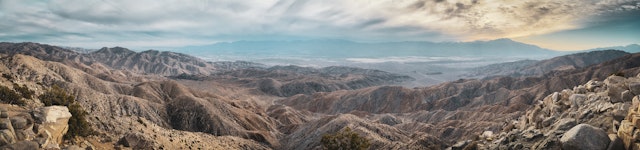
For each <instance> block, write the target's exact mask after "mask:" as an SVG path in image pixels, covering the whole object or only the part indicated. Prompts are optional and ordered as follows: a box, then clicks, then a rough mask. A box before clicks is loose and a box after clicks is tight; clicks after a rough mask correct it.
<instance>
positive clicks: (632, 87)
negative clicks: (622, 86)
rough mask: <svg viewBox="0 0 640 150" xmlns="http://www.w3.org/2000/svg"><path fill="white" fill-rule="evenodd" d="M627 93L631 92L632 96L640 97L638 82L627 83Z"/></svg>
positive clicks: (639, 84)
mask: <svg viewBox="0 0 640 150" xmlns="http://www.w3.org/2000/svg"><path fill="white" fill-rule="evenodd" d="M629 91H631V93H633V95H640V82H631V83H629Z"/></svg>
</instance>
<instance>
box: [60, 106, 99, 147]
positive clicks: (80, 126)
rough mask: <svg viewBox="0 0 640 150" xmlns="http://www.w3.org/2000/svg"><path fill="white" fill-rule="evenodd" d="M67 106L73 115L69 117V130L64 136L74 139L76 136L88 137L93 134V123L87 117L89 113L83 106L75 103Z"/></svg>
mask: <svg viewBox="0 0 640 150" xmlns="http://www.w3.org/2000/svg"><path fill="white" fill-rule="evenodd" d="M67 107H69V112H70V113H71V115H72V116H71V118H69V131H67V134H65V135H64V138H65V139H72V138H73V137H75V136H82V137H86V136H89V135H93V134H94V131H93V129H92V128H91V124H89V122H87V120H86V119H85V118H86V116H87V115H88V113H87V112H86V111H84V109H82V106H80V105H79V104H77V103H73V104H71V105H69V106H67Z"/></svg>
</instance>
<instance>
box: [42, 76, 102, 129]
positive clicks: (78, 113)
mask: <svg viewBox="0 0 640 150" xmlns="http://www.w3.org/2000/svg"><path fill="white" fill-rule="evenodd" d="M39 98H40V100H41V101H42V103H44V105H45V106H51V105H63V106H67V108H69V112H70V113H71V118H69V130H68V131H67V134H65V135H64V138H65V139H72V138H73V137H75V136H83V137H86V136H89V135H92V134H94V133H95V131H94V130H93V129H92V128H91V125H90V124H89V122H88V121H87V120H86V116H87V115H88V113H87V112H86V111H85V110H84V109H83V108H82V106H80V104H78V103H76V101H75V97H73V96H72V95H70V94H68V93H67V92H66V91H65V90H63V89H62V88H60V87H59V86H56V85H54V86H53V87H52V88H51V89H49V90H47V91H46V92H45V93H43V94H42V95H40V96H39Z"/></svg>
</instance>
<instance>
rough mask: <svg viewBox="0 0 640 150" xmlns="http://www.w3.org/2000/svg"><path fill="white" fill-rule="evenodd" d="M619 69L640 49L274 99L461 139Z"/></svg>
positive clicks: (634, 69)
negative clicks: (481, 74)
mask: <svg viewBox="0 0 640 150" xmlns="http://www.w3.org/2000/svg"><path fill="white" fill-rule="evenodd" d="M618 72H620V73H623V74H637V73H640V54H633V55H626V56H623V57H621V58H619V59H615V60H612V61H608V62H605V63H602V64H599V65H595V66H591V67H587V68H583V69H574V70H565V71H556V72H553V71H552V72H550V73H548V74H546V75H545V76H542V77H528V78H514V77H498V78H494V79H491V80H459V81H455V82H448V83H443V84H440V85H436V86H431V87H424V88H414V89H407V88H403V87H392V86H382V87H370V88H365V89H359V90H352V91H335V92H327V93H314V94H312V95H296V96H292V97H289V98H287V99H284V100H280V101H277V102H276V103H281V104H284V105H287V106H290V107H293V108H295V109H300V110H307V111H311V112H316V113H322V114H341V113H356V114H367V115H374V116H375V115H377V114H385V113H391V114H396V115H394V116H395V117H398V118H400V119H399V120H404V122H405V123H404V124H396V125H394V126H396V127H398V128H406V129H410V130H409V131H412V130H413V131H415V129H416V128H425V130H422V131H424V132H426V133H429V134H431V135H439V137H440V138H444V139H460V138H462V139H464V138H471V136H472V135H471V134H465V133H474V132H482V131H484V130H487V128H488V129H492V130H499V129H500V128H502V125H503V124H504V123H505V121H506V120H511V119H513V118H518V117H519V116H521V115H524V111H525V110H527V109H528V108H530V106H532V105H534V104H536V102H537V100H540V99H543V98H544V97H546V95H548V94H550V93H552V92H554V91H560V90H562V89H565V88H571V87H573V86H575V85H579V84H582V83H586V82H587V81H589V80H591V79H603V78H606V77H607V76H609V75H611V74H612V73H618Z"/></svg>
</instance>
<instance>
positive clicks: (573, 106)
mask: <svg viewBox="0 0 640 150" xmlns="http://www.w3.org/2000/svg"><path fill="white" fill-rule="evenodd" d="M612 52H613V53H616V51H605V52H603V53H612ZM0 54H1V55H0V56H1V58H0V73H2V75H3V76H2V77H0V85H4V86H8V87H13V86H12V85H13V84H14V83H15V84H18V85H24V86H26V87H28V88H29V89H32V90H33V91H35V94H36V95H41V94H43V93H44V92H45V91H46V89H49V88H50V87H52V86H54V85H55V86H60V87H62V89H65V90H66V91H67V92H69V93H70V94H71V95H72V96H73V97H75V99H76V102H77V103H78V104H79V105H80V106H81V107H82V108H83V109H84V110H86V112H87V117H86V118H85V119H86V120H87V121H88V122H89V123H90V125H91V127H92V128H93V129H94V130H95V131H96V133H97V134H94V135H91V136H87V137H76V138H74V139H66V140H62V141H59V140H58V138H56V137H57V136H51V137H48V136H47V138H44V139H47V140H45V141H55V142H53V143H55V145H57V146H58V147H61V148H87V147H92V149H123V148H124V149H128V148H131V149H322V146H321V142H320V141H321V139H322V137H323V135H325V134H329V133H335V132H340V131H344V130H346V129H347V128H348V129H351V130H352V131H354V132H355V133H358V134H359V135H361V136H363V137H365V138H366V139H368V141H369V142H370V147H369V148H370V149H445V148H448V147H451V148H463V147H466V146H475V147H477V148H490V149H501V148H507V149H508V148H512V149H513V148H515V149H520V148H542V147H541V146H540V145H543V146H547V147H546V148H552V147H563V146H565V145H567V144H565V143H570V142H563V139H565V140H564V141H571V140H572V139H577V138H569V136H568V135H570V134H566V135H567V138H564V135H565V133H564V131H566V132H567V133H572V134H571V135H575V136H581V133H583V132H584V131H583V130H585V131H589V132H591V131H594V132H595V131H598V132H599V130H602V131H603V132H609V133H611V134H614V133H616V135H621V136H618V137H619V138H620V139H626V140H627V141H629V140H628V139H629V138H628V136H627V135H633V134H634V133H635V131H634V130H629V128H628V124H629V123H625V121H621V120H623V119H625V118H626V119H627V122H632V123H633V117H634V116H633V115H630V116H631V117H628V116H629V115H627V114H628V113H627V112H632V111H628V109H630V108H633V107H636V108H637V106H632V105H633V104H632V101H633V100H631V99H633V98H632V97H634V96H635V95H637V93H634V92H636V90H635V88H632V85H634V87H635V81H636V80H637V79H638V77H636V75H637V74H638V73H640V68H639V67H640V54H626V53H625V54H621V55H620V57H617V58H608V57H607V58H604V57H602V59H599V60H593V61H589V62H586V60H587V59H586V58H601V57H597V56H601V55H605V54H601V53H597V52H593V53H585V54H579V56H580V57H577V56H572V57H567V58H566V59H567V61H560V62H573V63H574V64H575V65H576V66H577V67H573V68H568V69H551V70H549V69H541V71H543V72H545V73H544V74H542V75H537V76H526V77H524V76H522V77H519V76H502V77H493V78H488V79H460V80H457V81H453V82H446V83H442V84H438V85H435V86H430V87H417V88H406V87H401V86H394V85H396V84H398V83H401V82H406V81H411V80H412V78H410V77H408V76H404V75H398V74H393V73H388V72H383V71H377V70H369V69H359V68H350V67H325V68H308V67H298V66H275V67H265V66H263V65H261V64H256V63H251V62H242V61H238V62H204V61H201V60H199V59H196V58H193V57H191V56H187V55H183V54H178V53H171V52H158V51H144V52H133V51H130V50H127V49H125V48H103V49H101V50H98V51H93V52H89V53H77V52H74V51H71V50H67V49H64V48H60V47H56V46H49V45H42V44H37V43H0ZM582 55H584V56H582ZM592 55H593V56H592ZM583 58H584V59H583ZM558 60H565V59H558ZM598 61H599V62H598ZM577 62H580V63H577ZM538 64H539V65H543V66H545V65H546V66H549V65H548V64H545V63H538ZM559 64H562V63H559ZM591 64H593V65H591ZM556 66H562V65H556ZM533 68H546V67H533ZM555 68H557V67H555ZM536 74H538V73H537V72H536ZM612 74H617V75H620V76H611V75H612ZM625 75H626V76H625ZM579 85H580V86H579ZM574 87H575V88H574ZM565 89H570V90H565ZM627 90H628V91H627ZM625 93H626V94H625ZM553 95H556V96H555V98H554V96H553ZM630 96H631V99H630ZM636 97H637V96H636ZM24 101H25V102H26V104H24V105H17V104H3V105H2V106H3V107H6V108H7V110H8V111H7V112H8V114H9V115H8V118H9V119H8V120H10V123H9V124H13V123H14V121H15V122H16V124H18V123H22V122H24V121H22V120H30V119H32V120H34V121H33V122H32V124H34V127H30V126H29V125H27V126H22V124H18V125H13V126H12V127H11V128H8V127H6V128H3V132H2V133H6V135H12V136H4V135H3V136H4V137H15V138H12V139H13V140H12V141H8V142H5V143H4V144H2V138H0V145H2V146H12V145H25V144H28V145H27V146H32V147H34V146H35V147H38V148H46V146H47V145H49V144H46V143H47V142H42V140H36V139H37V138H31V139H29V138H24V139H22V138H21V137H20V136H18V135H23V133H22V132H21V131H23V130H25V131H26V130H32V131H38V132H34V133H33V134H31V133H29V134H31V135H33V137H38V135H42V134H40V133H39V132H40V131H43V130H41V129H40V128H38V127H46V126H48V124H47V123H46V121H45V122H42V121H38V120H42V119H38V118H41V117H42V116H43V115H35V114H38V113H37V112H41V111H39V110H41V109H45V108H48V107H44V106H43V104H42V102H41V100H40V99H39V98H37V97H34V98H27V99H24ZM600 101H602V102H600ZM636 105H637V104H636ZM49 107H51V106H49ZM58 107H60V106H58ZM62 108H65V107H62ZM58 114H64V111H61V113H58ZM15 116H19V117H21V118H23V119H19V118H18V119H11V118H17V117H15ZM45 116H46V115H45ZM62 116H64V115H62ZM0 117H2V116H0ZM4 118H5V119H6V118H7V117H4ZM45 118H46V117H45ZM566 118H574V120H572V121H573V123H572V121H571V120H567V119H566ZM1 120H2V118H0V121H1ZM628 120H631V121H628ZM61 121H64V119H62V120H61ZM615 121H618V122H619V123H617V124H618V125H617V126H615V124H616V123H615ZM26 122H27V124H28V123H29V121H26ZM566 122H569V123H566ZM559 124H563V125H559ZM578 124H585V125H580V126H578ZM586 124H588V125H589V126H587V125H586ZM612 124H614V126H611V125H612ZM621 125H627V127H625V128H624V129H625V130H624V132H622V133H620V132H619V131H620V129H621V128H623V127H621ZM36 126H38V127H36ZM0 127H2V126H0ZM556 127H557V129H554V128H556ZM576 127H577V129H575V131H571V130H573V129H572V128H576ZM45 129H46V128H45ZM613 129H616V130H615V132H614V131H613ZM4 130H7V131H4ZM570 131H571V132H570ZM573 133H576V134H573ZM61 134H62V135H63V134H64V132H62V133H61ZM604 134H605V135H606V136H608V137H611V135H607V133H604ZM24 135H26V134H24ZM56 135H58V134H56ZM40 137H44V136H40ZM5 139H6V138H5ZM41 139H43V138H41ZM578 139H579V138H578ZM545 141H546V143H545ZM614 141H615V140H614ZM623 141H624V140H623ZM597 142H602V141H597ZM49 143H51V142H49ZM541 143H542V144H541ZM623 143H625V142H623ZM628 143H631V142H626V143H625V144H624V145H623V146H626V147H629V145H633V144H628ZM607 145H609V144H608V142H607ZM565 148H574V147H571V145H567V147H565Z"/></svg>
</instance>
